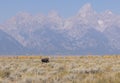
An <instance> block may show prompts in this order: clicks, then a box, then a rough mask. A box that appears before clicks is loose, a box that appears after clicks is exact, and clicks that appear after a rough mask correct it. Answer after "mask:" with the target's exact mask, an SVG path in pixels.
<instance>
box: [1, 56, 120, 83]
mask: <svg viewBox="0 0 120 83" xmlns="http://www.w3.org/2000/svg"><path fill="white" fill-rule="evenodd" d="M44 57H49V59H50V62H49V63H42V62H41V58H44ZM119 78H120V56H119V55H111V56H110V55H105V56H7V57H4V56H3V57H2V56H1V57H0V83H120V79H119Z"/></svg>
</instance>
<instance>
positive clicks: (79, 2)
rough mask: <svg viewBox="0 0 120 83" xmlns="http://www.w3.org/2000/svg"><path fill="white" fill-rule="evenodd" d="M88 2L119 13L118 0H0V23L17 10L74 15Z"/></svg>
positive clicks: (99, 10)
mask: <svg viewBox="0 0 120 83" xmlns="http://www.w3.org/2000/svg"><path fill="white" fill-rule="evenodd" d="M86 3H90V4H91V5H92V6H93V8H94V9H95V10H96V11H97V12H104V11H105V10H111V11H112V12H114V13H118V14H119V13H120V5H119V3H120V0H52V1H51V0H29V1H28V0H0V23H1V22H4V21H5V20H7V19H8V18H10V17H12V16H14V15H16V14H17V13H19V12H29V13H31V14H39V13H43V14H46V15H47V14H48V13H49V12H50V11H56V12H58V14H60V16H62V17H64V18H68V17H70V16H74V15H75V14H76V12H78V11H79V10H80V8H81V7H82V6H83V5H84V4H86Z"/></svg>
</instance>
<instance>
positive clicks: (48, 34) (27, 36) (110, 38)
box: [0, 4, 120, 55]
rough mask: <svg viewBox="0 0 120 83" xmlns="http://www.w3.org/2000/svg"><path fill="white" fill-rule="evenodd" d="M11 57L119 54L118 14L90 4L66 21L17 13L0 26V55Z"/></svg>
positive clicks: (57, 15) (56, 16) (53, 15)
mask: <svg viewBox="0 0 120 83" xmlns="http://www.w3.org/2000/svg"><path fill="white" fill-rule="evenodd" d="M12 54H14V55H16V54H17V55H21V54H43V55H46V54H47V55H56V54H60V55H87V54H94V55H104V54H120V15H119V14H114V13H113V12H111V11H110V10H107V11H105V12H101V13H97V12H96V11H94V9H93V8H92V7H91V4H85V5H84V6H83V7H81V8H80V11H79V12H78V13H77V14H76V15H74V16H72V17H69V18H62V17H61V16H60V15H59V14H58V13H57V12H55V11H52V12H50V13H49V14H48V15H43V14H37V15H32V14H29V13H26V12H21V13H18V14H17V15H15V16H13V17H11V18H10V19H8V20H7V21H5V22H4V23H2V24H0V55H12Z"/></svg>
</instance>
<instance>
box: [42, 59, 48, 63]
mask: <svg viewBox="0 0 120 83" xmlns="http://www.w3.org/2000/svg"><path fill="white" fill-rule="evenodd" d="M41 62H42V63H48V62H49V58H42V59H41Z"/></svg>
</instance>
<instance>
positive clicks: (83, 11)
mask: <svg viewBox="0 0 120 83" xmlns="http://www.w3.org/2000/svg"><path fill="white" fill-rule="evenodd" d="M94 13H95V11H94V10H93V8H92V6H91V4H90V3H87V4H85V5H84V6H83V7H82V8H80V10H79V12H78V15H79V16H81V17H86V16H89V15H93V14H94Z"/></svg>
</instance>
